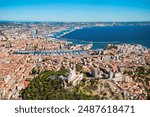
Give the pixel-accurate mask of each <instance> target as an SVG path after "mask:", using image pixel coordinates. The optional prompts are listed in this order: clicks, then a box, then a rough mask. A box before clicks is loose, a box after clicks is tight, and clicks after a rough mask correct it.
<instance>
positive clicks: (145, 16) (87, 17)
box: [0, 0, 150, 22]
mask: <svg viewBox="0 0 150 117" xmlns="http://www.w3.org/2000/svg"><path fill="white" fill-rule="evenodd" d="M0 20H15V21H16V20H19V21H67V22H73V21H76V22H79V21H80V22H82V21H84V22H94V21H150V0H0Z"/></svg>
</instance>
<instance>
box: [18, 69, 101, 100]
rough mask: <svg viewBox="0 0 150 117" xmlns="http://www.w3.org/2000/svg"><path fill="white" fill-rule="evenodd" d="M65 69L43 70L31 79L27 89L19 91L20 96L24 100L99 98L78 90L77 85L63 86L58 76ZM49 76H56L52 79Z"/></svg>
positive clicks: (64, 72)
mask: <svg viewBox="0 0 150 117" xmlns="http://www.w3.org/2000/svg"><path fill="white" fill-rule="evenodd" d="M65 74H66V71H65V70H64V71H57V72H54V71H45V72H43V73H41V74H39V75H38V76H37V77H36V78H35V79H33V80H32V81H31V83H30V85H29V87H28V88H27V89H24V90H22V91H21V95H22V98H23V99H25V100H66V99H68V100H82V99H83V100H87V99H100V98H99V96H97V95H96V96H92V95H89V94H88V95H87V94H85V93H84V92H83V91H82V90H80V88H79V85H77V86H76V87H72V86H71V83H68V87H67V88H64V87H63V82H62V80H61V79H59V78H58V76H60V75H65ZM50 76H56V77H55V78H54V79H53V78H50Z"/></svg>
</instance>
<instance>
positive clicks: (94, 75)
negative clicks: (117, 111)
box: [0, 22, 150, 100]
mask: <svg viewBox="0 0 150 117" xmlns="http://www.w3.org/2000/svg"><path fill="white" fill-rule="evenodd" d="M115 25H127V24H125V23H57V22H52V23H47V22H45V23H39V22H37V23H32V22H27V23H26V22H22V23H19V22H3V23H0V99H21V97H20V91H21V90H22V89H26V88H27V87H28V86H29V85H30V81H31V80H32V79H35V78H36V76H38V74H40V73H41V72H43V71H60V70H61V69H66V70H67V71H68V72H67V75H65V76H63V75H61V76H59V78H60V79H62V80H63V84H64V85H63V87H64V88H67V83H71V85H72V86H76V85H78V84H80V82H82V80H83V79H86V80H91V79H99V80H100V81H99V82H98V83H100V84H99V85H98V84H97V85H98V87H97V89H96V90H95V92H91V94H93V95H94V94H96V95H101V93H102V92H103V91H105V92H106V94H105V95H106V96H108V97H109V98H106V99H113V98H112V96H111V95H112V93H114V95H115V93H116V94H117V93H120V92H121V94H122V97H123V98H121V99H131V100H132V99H148V97H149V95H150V92H149V91H150V50H149V49H148V48H147V47H144V46H142V45H140V44H136V45H132V44H118V45H115V44H108V45H107V46H106V47H105V48H100V49H97V50H92V49H91V48H92V46H93V45H92V44H74V43H72V42H70V41H65V40H61V39H58V38H60V37H61V36H63V35H65V34H67V33H70V32H72V31H74V30H78V29H81V28H86V27H91V26H115ZM128 25H134V23H133V24H132V23H131V24H130V23H129V24H128ZM140 25H144V23H141V24H140ZM77 65H78V66H81V70H80V71H79V70H77V68H76V66H77ZM33 72H35V73H33ZM50 78H54V77H53V76H52V77H50ZM105 83H107V86H105ZM106 87H107V88H106Z"/></svg>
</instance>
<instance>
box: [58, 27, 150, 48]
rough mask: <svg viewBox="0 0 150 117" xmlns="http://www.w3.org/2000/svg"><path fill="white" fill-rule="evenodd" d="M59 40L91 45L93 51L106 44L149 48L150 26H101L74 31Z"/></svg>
mask: <svg viewBox="0 0 150 117" xmlns="http://www.w3.org/2000/svg"><path fill="white" fill-rule="evenodd" d="M60 39H65V40H68V41H72V42H74V43H75V44H88V43H93V49H99V48H103V47H105V46H106V45H107V44H111V43H112V44H124V43H125V44H141V45H144V46H146V47H148V48H150V26H103V27H91V28H84V29H79V30H75V31H74V32H71V33H69V34H66V35H64V36H63V37H61V38H60Z"/></svg>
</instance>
